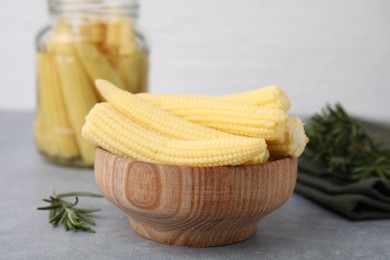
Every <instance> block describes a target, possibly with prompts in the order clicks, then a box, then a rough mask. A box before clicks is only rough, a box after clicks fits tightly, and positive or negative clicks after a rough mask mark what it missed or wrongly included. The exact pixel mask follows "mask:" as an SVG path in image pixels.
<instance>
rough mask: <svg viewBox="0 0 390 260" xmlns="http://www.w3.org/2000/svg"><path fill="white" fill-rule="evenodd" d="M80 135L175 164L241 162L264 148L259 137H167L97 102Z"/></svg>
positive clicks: (150, 159)
mask: <svg viewBox="0 0 390 260" xmlns="http://www.w3.org/2000/svg"><path fill="white" fill-rule="evenodd" d="M82 134H83V136H84V137H85V138H87V139H88V140H90V141H92V142H94V143H95V144H96V145H98V146H100V147H103V148H104V149H106V150H108V151H110V152H112V153H115V154H118V155H121V156H125V157H130V158H133V159H136V160H142V161H147V162H159V163H164V164H174V165H187V166H222V165H240V164H242V163H245V162H247V161H249V160H250V159H251V158H254V157H255V156H256V155H258V154H264V153H265V151H266V143H265V141H264V140H263V139H258V138H245V137H237V136H228V137H219V138H215V139H207V140H193V141H186V140H178V139H174V138H167V137H165V136H163V135H160V134H156V133H154V132H152V131H150V130H148V129H146V128H145V127H143V126H141V125H139V124H137V123H135V122H133V121H132V120H131V119H129V118H128V117H126V116H124V115H123V114H121V113H120V112H118V111H116V110H115V109H114V108H113V107H112V106H111V105H110V104H107V103H101V104H97V105H95V107H94V108H93V109H92V110H91V111H90V113H89V114H88V116H87V118H86V123H85V125H84V127H83V129H82Z"/></svg>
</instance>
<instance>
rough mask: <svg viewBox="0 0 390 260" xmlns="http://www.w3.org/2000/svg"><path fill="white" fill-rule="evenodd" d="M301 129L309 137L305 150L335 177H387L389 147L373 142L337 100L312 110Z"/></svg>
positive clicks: (389, 172)
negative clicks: (316, 112) (310, 115)
mask: <svg viewBox="0 0 390 260" xmlns="http://www.w3.org/2000/svg"><path fill="white" fill-rule="evenodd" d="M305 131H306V134H307V136H308V137H309V139H310V142H309V144H308V146H307V149H306V151H305V154H307V155H309V157H310V158H311V159H312V160H314V161H320V162H323V163H325V165H327V168H328V171H329V173H333V174H335V175H336V176H335V177H339V178H343V179H348V180H353V181H356V180H362V179H367V178H369V177H371V176H377V177H380V178H382V179H390V150H386V149H383V148H382V147H381V145H379V144H378V143H376V142H374V140H373V138H372V137H370V136H369V134H368V133H367V132H366V131H365V130H364V129H363V127H362V126H361V124H360V122H359V121H358V120H356V119H354V118H352V117H350V116H349V115H348V114H347V113H346V111H345V110H344V109H343V107H342V106H341V105H340V104H336V105H335V106H334V107H331V106H327V107H325V109H323V111H322V114H315V115H314V116H313V117H312V118H311V119H310V121H309V122H308V124H306V125H305Z"/></svg>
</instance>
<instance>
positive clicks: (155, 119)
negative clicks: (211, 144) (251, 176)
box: [96, 80, 228, 140]
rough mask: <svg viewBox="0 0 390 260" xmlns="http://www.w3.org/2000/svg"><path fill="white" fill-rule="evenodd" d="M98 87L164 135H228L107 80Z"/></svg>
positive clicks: (136, 118)
mask: <svg viewBox="0 0 390 260" xmlns="http://www.w3.org/2000/svg"><path fill="white" fill-rule="evenodd" d="M96 87H97V88H98V90H99V92H100V94H101V95H102V96H103V97H104V98H105V99H106V100H107V102H108V103H110V104H111V105H112V106H113V107H115V109H117V110H118V111H119V112H121V113H122V114H124V115H125V116H126V117H128V118H129V119H131V120H132V121H134V122H135V123H137V124H140V125H141V126H143V127H145V128H148V129H149V130H152V131H155V132H157V133H160V134H161V135H165V136H167V137H171V138H176V139H182V140H205V139H212V138H219V137H223V136H227V135H228V134H227V133H223V132H220V131H217V130H214V129H211V128H208V127H205V126H202V125H199V124H196V123H192V122H189V121H187V120H184V119H182V118H179V117H177V116H175V115H173V114H171V113H169V112H166V111H164V110H163V109H161V108H159V107H156V106H153V105H151V104H149V103H148V102H146V101H144V100H142V99H141V98H139V97H137V96H136V95H133V94H131V93H130V92H127V91H124V90H121V89H119V88H117V87H116V86H115V85H113V84H112V83H110V82H108V81H106V80H96Z"/></svg>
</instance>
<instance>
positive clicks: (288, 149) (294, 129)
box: [267, 117, 309, 158]
mask: <svg viewBox="0 0 390 260" xmlns="http://www.w3.org/2000/svg"><path fill="white" fill-rule="evenodd" d="M308 142H309V138H307V136H306V135H305V129H304V128H303V124H302V121H301V119H300V118H298V117H290V118H288V120H287V124H286V130H285V133H284V137H283V138H282V139H280V140H276V141H267V145H268V149H269V151H270V154H271V157H273V158H282V157H289V156H291V157H299V156H300V155H301V154H302V152H303V150H304V149H305V146H306V144H307V143H308Z"/></svg>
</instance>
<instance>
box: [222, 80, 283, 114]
mask: <svg viewBox="0 0 390 260" xmlns="http://www.w3.org/2000/svg"><path fill="white" fill-rule="evenodd" d="M216 98H217V99H221V100H223V101H229V102H234V103H240V104H247V105H252V106H269V107H274V108H279V109H281V110H283V111H285V112H286V111H287V110H289V109H290V107H291V103H290V100H289V99H288V97H287V95H286V93H285V92H284V91H283V90H282V89H281V88H280V87H278V86H267V87H262V88H258V89H255V90H252V91H247V92H243V93H238V94H233V95H228V96H222V97H216Z"/></svg>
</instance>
